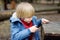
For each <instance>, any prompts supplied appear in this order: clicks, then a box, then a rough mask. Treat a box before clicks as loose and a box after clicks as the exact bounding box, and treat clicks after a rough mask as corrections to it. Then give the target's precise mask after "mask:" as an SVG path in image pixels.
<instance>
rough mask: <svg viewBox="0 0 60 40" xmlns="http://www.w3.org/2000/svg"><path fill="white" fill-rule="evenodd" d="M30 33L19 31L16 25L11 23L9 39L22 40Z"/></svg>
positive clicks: (27, 30)
mask: <svg viewBox="0 0 60 40" xmlns="http://www.w3.org/2000/svg"><path fill="white" fill-rule="evenodd" d="M30 33H31V32H30V30H29V29H24V30H22V31H21V30H20V29H19V27H18V26H17V25H16V24H14V23H11V37H12V39H13V40H18V39H19V40H22V39H24V38H26V37H28V36H29V35H30Z"/></svg>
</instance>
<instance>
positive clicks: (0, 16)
mask: <svg viewBox="0 0 60 40" xmlns="http://www.w3.org/2000/svg"><path fill="white" fill-rule="evenodd" d="M11 15H12V11H1V12H0V21H3V20H7V19H9V18H10V16H11Z"/></svg>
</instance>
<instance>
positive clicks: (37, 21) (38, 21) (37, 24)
mask: <svg viewBox="0 0 60 40" xmlns="http://www.w3.org/2000/svg"><path fill="white" fill-rule="evenodd" d="M33 19H34V22H35V24H36V26H37V27H38V28H39V27H40V26H41V25H42V20H41V18H39V19H37V17H36V16H33Z"/></svg>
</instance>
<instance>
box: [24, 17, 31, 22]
mask: <svg viewBox="0 0 60 40" xmlns="http://www.w3.org/2000/svg"><path fill="white" fill-rule="evenodd" d="M31 20H32V17H30V18H24V21H25V22H28V23H29V22H31Z"/></svg>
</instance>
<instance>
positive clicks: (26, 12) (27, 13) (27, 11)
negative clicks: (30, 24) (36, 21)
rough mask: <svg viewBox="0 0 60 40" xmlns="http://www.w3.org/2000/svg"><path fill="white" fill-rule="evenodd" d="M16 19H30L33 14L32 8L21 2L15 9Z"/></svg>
mask: <svg viewBox="0 0 60 40" xmlns="http://www.w3.org/2000/svg"><path fill="white" fill-rule="evenodd" d="M16 13H17V17H18V18H26V17H32V16H33V15H34V13H35V10H34V8H33V6H32V5H31V4H29V3H26V2H22V3H20V4H19V5H18V6H17V7H16Z"/></svg>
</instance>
